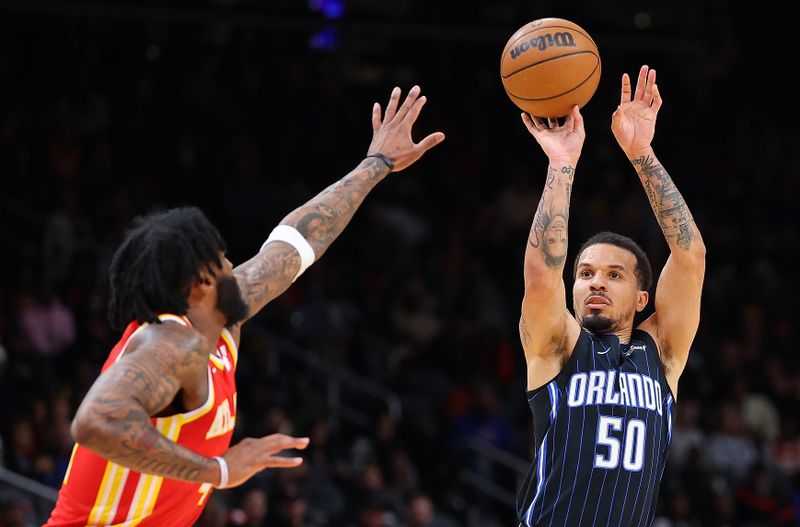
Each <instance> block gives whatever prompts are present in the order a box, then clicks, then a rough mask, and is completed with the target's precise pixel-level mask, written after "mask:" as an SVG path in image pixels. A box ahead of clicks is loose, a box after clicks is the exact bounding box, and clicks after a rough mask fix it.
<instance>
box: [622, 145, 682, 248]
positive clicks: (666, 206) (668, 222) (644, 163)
mask: <svg viewBox="0 0 800 527" xmlns="http://www.w3.org/2000/svg"><path fill="white" fill-rule="evenodd" d="M631 162H632V163H633V165H634V167H636V168H637V169H638V170H639V171H640V172H641V174H642V176H643V182H644V188H645V192H646V193H647V199H648V200H649V201H650V206H651V207H652V208H653V211H654V212H655V214H656V218H657V219H658V223H659V225H660V226H661V231H662V232H663V233H664V236H665V237H666V238H667V242H669V243H672V242H673V241H674V242H675V244H676V245H677V246H678V247H680V248H681V249H683V250H688V249H689V247H690V245H691V243H692V240H694V238H695V233H694V230H693V224H694V218H692V214H691V212H690V211H689V207H688V206H687V205H686V201H684V199H683V196H682V195H681V193H680V191H678V188H677V187H676V186H675V183H674V182H673V181H672V178H671V177H670V176H669V174H668V173H667V171H666V170H665V169H664V167H663V166H662V165H661V164H660V163H656V161H655V159H654V158H653V157H652V156H641V157H639V158H637V159H634V160H632V161H631Z"/></svg>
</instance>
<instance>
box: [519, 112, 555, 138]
mask: <svg viewBox="0 0 800 527" xmlns="http://www.w3.org/2000/svg"><path fill="white" fill-rule="evenodd" d="M522 122H523V123H525V126H526V127H527V128H528V131H529V132H530V133H532V134H534V133H536V132H539V131H541V130H545V129H548V128H550V127H549V126H548V124H547V123H545V121H544V120H543V119H542V118H541V117H534V116H532V115H530V114H528V113H525V112H523V113H522Z"/></svg>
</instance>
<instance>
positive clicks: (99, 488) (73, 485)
mask: <svg viewBox="0 0 800 527" xmlns="http://www.w3.org/2000/svg"><path fill="white" fill-rule="evenodd" d="M159 319H160V320H161V321H171V322H177V323H179V324H182V325H184V326H191V324H190V323H189V320H188V319H187V318H186V317H180V316H176V315H161V316H159ZM145 325H146V324H143V325H139V324H137V323H136V322H133V323H131V324H130V325H128V327H127V328H126V329H125V332H124V333H123V335H122V339H120V341H119V342H118V343H117V345H116V346H114V349H113V350H112V351H111V354H110V355H109V357H108V359H107V360H106V363H105V364H104V365H103V372H105V371H106V370H107V369H108V368H109V367H111V365H112V364H114V363H115V362H116V361H118V360H119V359H120V357H122V356H123V354H124V353H125V347H126V345H127V343H128V341H129V340H130V338H131V336H133V334H134V333H136V332H137V331H138V330H140V329H141V328H142V327H144V326H145ZM236 360H237V349H236V343H235V342H234V339H233V336H232V335H231V333H230V332H229V331H228V330H227V329H223V330H222V332H221V333H220V336H219V340H218V341H217V350H216V353H214V354H210V355H209V358H208V399H207V400H206V402H205V404H203V405H202V406H201V407H200V408H197V409H194V410H192V411H190V412H186V413H182V414H176V415H171V416H168V417H154V418H153V419H152V420H153V425H154V426H155V427H156V428H157V429H158V431H159V432H161V433H162V434H163V435H164V436H166V437H167V438H169V439H171V440H172V441H174V442H176V443H178V444H179V445H181V446H184V447H186V448H188V449H190V450H193V451H195V452H197V453H198V454H202V455H204V456H207V457H211V456H219V455H222V453H224V452H225V451H226V450H228V446H229V445H230V442H231V436H233V427H234V423H235V421H236V382H235V379H234V374H235V372H236ZM211 490H212V486H211V484H210V483H187V482H185V481H178V480H173V479H169V478H163V477H160V476H153V475H151V474H141V473H139V472H136V471H135V470H131V469H129V468H126V467H123V466H121V465H118V464H116V463H113V462H111V461H109V460H107V459H105V458H103V457H101V456H99V455H97V454H95V453H94V452H92V451H91V450H89V449H88V448H85V447H83V446H81V445H78V444H76V445H75V447H74V448H73V450H72V457H71V459H70V463H69V467H68V468H67V472H66V474H65V476H64V482H63V484H62V486H61V491H60V492H59V493H58V502H57V503H56V506H55V509H53V512H52V513H51V515H50V519H49V520H48V521H47V523H46V524H45V525H46V526H47V527H67V526H78V525H80V526H84V525H86V526H100V525H119V526H133V525H141V526H147V525H149V526H170V527H182V526H190V525H193V524H194V522H195V521H196V520H197V518H198V517H199V516H200V513H201V512H202V510H203V507H205V504H206V502H207V501H208V496H209V494H210V493H211Z"/></svg>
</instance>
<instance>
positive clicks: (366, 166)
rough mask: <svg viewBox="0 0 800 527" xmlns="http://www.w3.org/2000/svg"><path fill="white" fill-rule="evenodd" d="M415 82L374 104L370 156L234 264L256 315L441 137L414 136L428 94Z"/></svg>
mask: <svg viewBox="0 0 800 527" xmlns="http://www.w3.org/2000/svg"><path fill="white" fill-rule="evenodd" d="M419 93H420V89H419V87H418V86H414V87H413V88H411V90H410V91H409V93H408V96H407V97H406V100H405V101H404V102H403V104H402V106H400V107H399V108H398V103H399V100H400V89H399V88H395V89H394V90H393V91H392V95H391V98H390V99H389V104H388V105H387V106H386V113H385V114H384V115H383V117H381V107H380V105H379V104H378V103H375V104H374V105H373V108H372V132H373V134H372V142H371V143H370V146H369V149H368V151H367V157H366V158H365V159H364V160H363V161H361V163H360V164H359V165H358V166H357V167H356V168H355V170H353V171H352V172H350V173H349V174H347V175H346V176H345V177H343V178H342V179H340V180H339V181H337V182H336V183H334V184H332V185H331V186H329V187H328V188H326V189H325V190H323V191H322V192H320V193H319V194H318V195H317V196H315V197H314V198H313V199H311V200H310V201H309V202H308V203H306V204H305V205H302V206H301V207H299V208H297V209H296V210H294V211H292V212H291V213H289V215H287V216H286V217H285V218H284V219H283V220H281V222H280V225H279V227H278V228H277V229H276V230H275V231H273V235H272V236H271V237H270V241H273V242H274V243H265V244H264V246H263V247H262V248H261V251H260V252H259V253H258V254H257V255H256V256H254V257H253V258H251V259H250V260H248V261H247V262H245V263H243V264H242V265H240V266H238V267H237V268H236V269H234V275H235V276H236V279H237V281H238V283H239V287H240V289H241V291H242V297H243V299H244V301H245V302H246V303H247V305H248V306H249V316H251V317H252V316H253V315H255V314H256V313H257V312H258V311H259V310H260V309H261V308H262V307H264V305H266V304H267V303H268V302H269V301H270V300H272V299H273V298H275V297H277V296H278V295H280V294H281V293H282V292H283V291H285V290H286V289H287V288H288V287H289V286H290V285H291V283H292V281H294V279H296V278H297V276H298V275H299V273H301V272H302V271H303V270H305V268H306V267H307V266H308V265H310V264H311V263H313V261H314V260H315V259H318V258H319V257H320V256H322V254H323V253H324V252H325V251H326V250H327V249H328V247H329V246H330V245H331V243H333V240H335V239H336V237H337V236H339V234H341V232H342V231H343V230H344V228H345V227H346V226H347V224H348V223H349V222H350V220H351V219H352V218H353V215H354V214H355V212H356V210H357V209H358V207H359V206H361V203H362V202H363V201H364V198H365V197H366V196H367V194H369V193H370V191H372V189H373V188H375V185H377V184H378V183H379V182H380V181H382V180H383V178H385V177H386V176H387V175H389V173H390V172H399V171H401V170H403V169H405V168H406V167H408V166H410V165H412V164H413V163H414V162H416V161H417V160H418V159H419V158H420V157H422V155H423V154H424V153H425V152H427V151H428V150H430V149H431V148H433V147H434V146H436V145H437V144H439V143H441V142H442V141H443V140H444V134H443V133H441V132H436V133H433V134H430V135H428V136H427V137H425V138H424V139H423V140H422V141H420V142H419V143H414V141H413V140H412V138H411V132H412V127H413V125H414V122H415V121H416V120H417V117H418V116H419V113H420V111H421V110H422V107H423V106H424V105H425V102H426V98H425V96H422V97H420V96H419Z"/></svg>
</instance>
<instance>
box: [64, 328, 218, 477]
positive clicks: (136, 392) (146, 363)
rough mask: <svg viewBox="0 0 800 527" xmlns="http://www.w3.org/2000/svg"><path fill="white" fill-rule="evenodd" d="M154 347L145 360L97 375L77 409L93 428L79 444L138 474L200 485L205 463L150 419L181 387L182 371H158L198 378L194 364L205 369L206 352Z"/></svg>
mask: <svg viewBox="0 0 800 527" xmlns="http://www.w3.org/2000/svg"><path fill="white" fill-rule="evenodd" d="M158 348H159V349H158V351H157V352H156V353H149V354H148V355H147V357H146V358H145V357H135V356H134V357H131V358H126V359H123V361H122V362H120V363H119V364H117V365H115V366H114V367H112V368H110V369H109V370H108V371H107V372H106V373H104V374H103V376H101V377H100V380H99V381H98V384H97V385H96V386H95V387H93V389H92V391H91V392H90V394H89V395H87V397H86V400H85V401H84V403H83V404H82V405H81V409H80V410H79V413H82V414H84V415H87V416H88V419H91V421H92V422H93V423H95V424H96V426H95V427H92V428H90V429H89V430H91V431H90V432H89V433H84V435H83V437H82V440H81V442H82V444H84V445H85V446H87V447H88V448H91V449H92V450H94V451H96V452H98V453H99V454H101V455H102V456H104V457H106V458H108V459H110V460H111V461H113V462H115V463H118V464H120V465H123V466H126V467H129V468H131V469H133V470H136V471H138V472H143V473H148V474H155V475H158V476H163V477H168V478H173V479H180V480H184V481H192V482H201V481H203V480H202V479H201V476H202V471H203V469H204V467H205V464H206V459H205V458H204V457H203V456H201V455H199V454H196V453H195V452H192V451H191V450H188V449H186V448H183V447H181V446H179V445H178V444H176V443H175V442H173V441H170V440H169V439H167V438H166V437H165V436H164V435H162V434H161V433H160V432H159V431H158V430H157V429H156V428H155V427H154V426H153V423H152V421H151V416H152V415H156V414H158V412H159V411H161V410H163V409H164V408H166V407H168V406H169V405H170V403H171V402H172V401H173V400H174V398H175V397H176V395H177V394H178V393H179V391H180V388H181V387H180V386H179V385H178V382H177V381H176V378H177V377H179V376H180V375H183V374H184V373H179V375H176V376H171V375H164V374H163V371H165V370H164V368H170V370H169V371H175V372H184V371H185V370H187V369H191V371H192V373H190V374H188V375H198V374H199V375H203V371H202V368H199V366H200V365H202V366H203V367H204V368H207V367H208V366H207V362H208V358H207V357H208V351H207V350H204V349H186V348H185V347H183V346H179V345H175V344H172V343H170V342H165V341H160V342H159V343H158ZM198 354H199V356H198ZM198 360H199V361H201V362H200V363H199V362H198Z"/></svg>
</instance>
